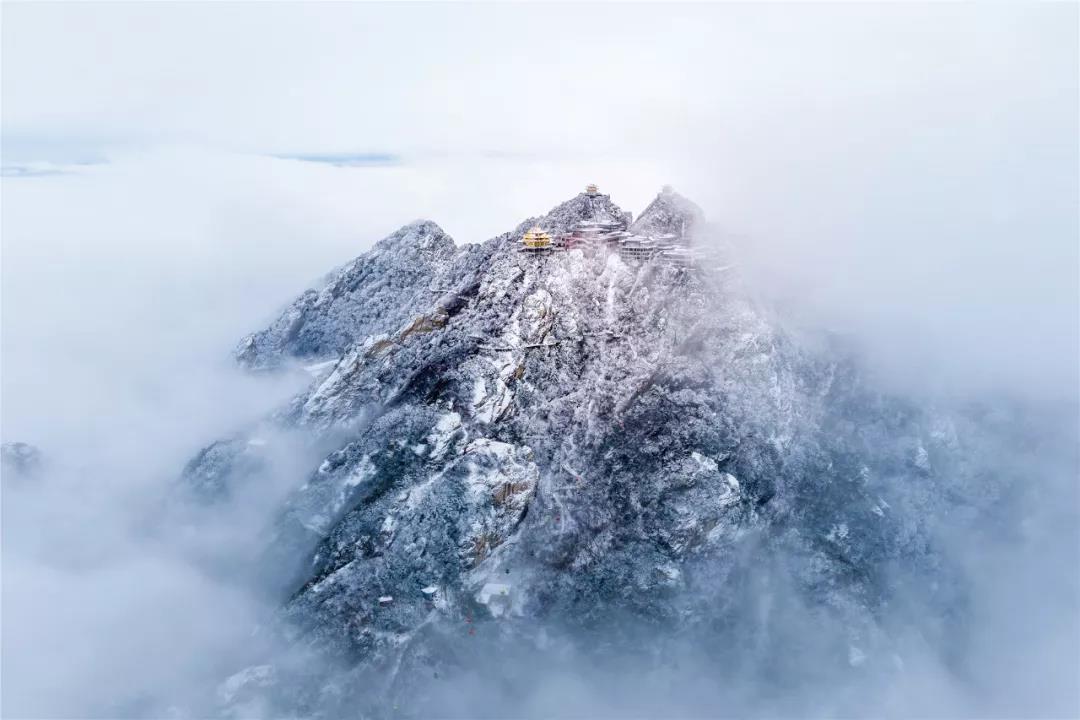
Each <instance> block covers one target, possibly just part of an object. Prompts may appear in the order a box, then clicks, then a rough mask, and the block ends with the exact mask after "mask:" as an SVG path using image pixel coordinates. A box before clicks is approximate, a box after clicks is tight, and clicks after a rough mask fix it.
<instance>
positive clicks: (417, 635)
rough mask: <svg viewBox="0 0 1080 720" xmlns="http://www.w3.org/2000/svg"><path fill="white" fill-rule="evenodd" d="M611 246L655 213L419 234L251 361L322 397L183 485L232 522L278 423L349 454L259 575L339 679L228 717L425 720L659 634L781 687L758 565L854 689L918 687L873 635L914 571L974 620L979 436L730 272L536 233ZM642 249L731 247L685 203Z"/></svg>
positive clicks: (397, 242)
mask: <svg viewBox="0 0 1080 720" xmlns="http://www.w3.org/2000/svg"><path fill="white" fill-rule="evenodd" d="M612 220H619V221H622V222H625V223H629V221H630V217H629V214H628V213H625V212H624V211H623V210H622V209H621V208H619V207H618V206H616V205H615V204H614V203H612V202H611V200H610V198H609V197H608V196H604V195H590V194H581V195H578V196H576V197H574V198H572V199H570V200H569V201H567V202H565V203H563V204H561V205H559V206H558V207H556V208H554V209H553V210H551V211H550V212H549V213H547V214H546V215H543V216H540V217H538V218H530V219H528V220H525V221H524V222H522V223H521V224H520V225H519V226H518V227H517V228H515V229H514V230H512V231H509V232H507V233H505V234H503V235H500V236H497V237H495V238H492V239H491V240H488V241H487V242H485V243H482V244H479V245H466V246H462V247H456V246H455V245H454V243H453V241H452V240H451V239H450V238H449V237H448V236H447V235H446V234H445V233H444V232H443V231H442V230H441V229H440V228H439V227H438V226H437V225H435V224H434V223H432V222H429V221H420V222H416V223H412V224H410V225H407V226H405V227H403V228H402V229H401V230H399V231H398V232H396V233H394V234H392V235H391V236H389V237H387V238H386V239H384V240H382V241H380V242H379V243H377V244H376V245H375V246H374V247H373V248H372V250H371V251H369V252H368V253H365V254H364V255H362V256H361V257H359V258H357V259H356V260H354V261H353V262H351V263H349V264H347V265H345V266H344V267H343V268H341V269H340V270H338V271H337V272H336V273H333V274H332V275H331V276H329V277H328V278H327V279H326V282H325V284H324V285H323V287H322V288H320V289H317V290H309V291H307V292H305V293H304V294H303V295H301V296H300V297H299V298H297V299H296V300H295V301H294V302H293V303H292V304H291V305H290V306H289V307H288V308H286V310H285V311H284V312H283V313H282V315H281V316H280V317H279V318H278V319H277V320H275V321H274V322H273V323H272V324H271V325H270V326H269V327H268V328H267V329H265V330H263V331H261V332H258V333H255V334H253V335H250V336H248V337H247V338H245V339H244V340H243V341H242V342H241V344H240V346H239V348H238V350H237V358H238V360H239V362H240V363H241V364H242V365H244V366H245V367H247V368H250V369H270V368H275V367H280V366H282V365H285V364H288V363H291V362H301V363H305V364H307V365H308V366H309V368H311V369H312V372H313V374H315V376H316V379H315V381H314V382H313V383H312V385H311V387H310V388H309V389H308V390H307V391H305V392H303V393H301V394H300V395H298V396H297V397H296V398H295V399H294V400H293V401H292V402H291V403H290V404H289V405H288V406H287V407H286V408H283V409H282V410H281V411H280V412H279V413H277V414H276V415H275V416H274V417H273V418H271V419H269V420H268V421H267V423H266V424H264V426H261V427H259V428H253V429H250V430H249V431H247V432H241V433H239V434H238V435H237V436H236V437H234V438H230V439H227V440H224V441H220V442H219V443H215V444H214V445H211V446H210V447H208V448H206V449H205V450H204V451H203V452H202V453H200V454H199V455H198V456H197V457H196V458H195V459H193V461H192V462H191V463H190V464H189V465H188V467H187V469H186V470H185V473H184V481H185V483H186V484H187V485H188V487H190V488H193V491H194V492H195V493H196V494H197V495H199V496H200V497H202V498H203V500H204V501H206V502H216V501H219V500H220V498H221V497H226V496H227V495H228V492H229V487H230V485H231V484H235V483H257V482H258V481H259V477H260V475H261V474H263V473H265V472H266V463H267V462H268V459H267V457H268V456H267V454H266V453H265V451H264V450H262V446H261V445H259V443H258V442H254V441H257V440H259V438H260V437H261V436H262V435H265V430H266V427H268V426H274V427H280V428H290V429H293V430H296V429H299V430H301V431H303V432H305V433H309V434H310V435H311V437H313V438H318V442H321V443H324V444H328V446H329V447H331V448H332V449H331V450H330V451H329V452H328V453H327V454H325V456H324V457H323V459H322V460H321V462H320V463H319V464H318V465H317V466H315V467H312V468H311V469H310V473H309V474H308V475H307V477H306V479H304V480H302V481H300V480H299V479H298V482H297V483H296V489H295V490H294V491H293V492H292V493H291V495H290V497H289V499H288V500H287V502H286V505H285V507H284V508H283V509H282V512H281V514H280V517H279V519H278V522H277V523H276V524H275V527H274V530H273V533H272V538H271V539H270V540H269V541H268V547H267V552H266V559H265V562H264V563H263V565H264V566H265V567H264V568H263V570H262V572H263V573H264V575H265V574H268V575H269V576H271V582H270V584H271V585H272V586H273V587H276V588H278V591H280V592H282V593H283V598H284V601H283V609H282V613H281V618H280V620H281V626H282V628H283V630H282V632H284V634H285V635H286V636H287V637H288V638H289V642H291V643H297V644H301V645H303V646H305V647H311V648H316V649H317V650H318V652H320V653H321V654H323V655H325V656H326V657H330V658H334V661H335V666H336V667H339V668H340V669H341V670H340V674H339V675H336V676H335V679H334V680H333V681H331V680H328V679H327V678H325V677H321V678H318V677H310V676H307V675H305V674H304V673H303V672H300V673H292V674H289V673H288V672H285V671H284V670H282V669H280V668H277V669H273V668H272V669H271V670H258V672H254V671H252V670H251V669H249V670H248V671H245V672H247V673H248V675H251V676H252V677H257V682H254V681H252V682H248V675H242V674H241V675H238V676H236V677H235V678H233V679H232V680H230V682H231V683H232V685H230V686H229V687H230V688H231V690H230V693H229V699H228V700H227V701H226V702H225V705H226V706H227V707H233V708H236V707H245V706H244V705H243V702H241V701H240V700H237V698H242V697H247V698H248V700H245V701H244V702H248V701H252V702H254V700H253V699H252V698H257V699H259V701H260V702H266V703H270V704H271V705H272V706H273V707H275V708H279V707H286V708H288V709H289V711H291V712H303V713H307V712H314V711H316V710H318V711H319V712H326V713H328V714H330V715H333V714H334V713H335V712H337V710H339V709H340V708H341V707H357V706H359V707H362V708H364V709H365V712H370V713H373V714H375V715H380V714H386V713H385V709H386V708H387V707H389V706H390V705H391V704H392V705H393V706H395V707H398V706H401V707H403V708H406V709H407V710H408V711H409V712H416V713H420V714H424V713H425V712H431V711H432V710H433V708H437V707H439V705H438V703H440V702H443V698H444V696H445V693H446V692H449V688H448V686H447V685H446V683H447V682H449V679H450V678H460V677H461V676H462V673H467V672H475V671H476V669H477V668H478V667H481V666H482V667H485V668H488V667H489V664H490V663H488V662H487V660H486V658H488V659H489V658H490V657H491V654H492V653H494V654H496V655H498V654H499V653H506V652H511V650H508V649H512V652H514V653H526V654H529V653H539V654H541V655H543V654H545V653H548V654H550V653H551V652H556V650H552V648H556V649H557V648H563V649H564V650H566V649H567V648H571V647H572V648H574V651H575V652H585V653H586V654H589V653H597V652H599V653H601V654H602V653H604V652H623V651H627V652H628V651H630V649H632V648H634V647H635V643H636V641H635V640H634V638H635V637H637V636H638V635H639V633H640V631H641V628H649V629H650V630H651V632H653V633H654V634H655V637H658V638H661V639H662V641H661V645H662V644H663V643H667V642H675V641H676V640H678V641H680V642H683V641H686V642H689V641H696V642H699V643H704V644H706V645H709V644H711V643H717V644H718V645H717V647H718V648H720V647H722V648H725V650H719V649H718V650H716V653H717V657H723V658H725V659H733V658H738V659H739V661H740V662H751V661H752V662H760V663H766V664H767V663H775V662H779V663H780V664H781V665H783V660H782V658H783V656H784V653H783V650H782V648H781V647H779V646H778V645H777V643H781V644H782V642H783V637H784V634H783V628H781V627H779V625H778V621H777V620H776V619H775V618H774V617H772V616H770V615H769V614H768V613H766V614H765V615H762V614H761V613H760V611H758V610H754V609H752V608H748V607H746V606H744V605H743V604H742V601H743V600H744V599H745V598H746V597H747V596H748V594H749V593H750V592H751V589H752V588H753V587H754V584H755V583H758V582H761V580H760V576H759V575H757V574H755V568H758V567H759V566H767V565H770V564H772V563H780V562H781V561H783V562H784V563H787V565H786V566H785V570H784V574H783V576H784V578H786V580H787V581H789V582H790V583H791V586H792V590H791V592H792V593H794V594H795V595H796V596H797V597H798V598H799V605H800V607H804V608H813V610H812V613H813V614H816V615H818V616H820V617H821V618H823V619H827V620H828V622H831V623H834V624H835V625H836V626H837V627H839V628H842V630H841V632H840V633H839V640H836V639H835V638H834V641H835V642H837V643H838V645H837V647H836V648H835V649H834V650H831V651H830V653H831V654H830V655H829V657H832V658H834V659H835V660H836V662H837V663H838V664H839V665H841V666H844V667H861V666H864V665H876V666H886V665H889V664H890V663H894V662H895V660H894V657H895V656H896V655H897V649H896V647H895V646H894V644H893V642H892V640H891V639H890V637H889V635H888V633H887V632H886V631H885V630H884V629H883V628H882V627H880V626H879V625H878V623H877V621H876V618H877V617H878V614H879V611H880V609H881V608H882V607H883V603H884V604H887V603H888V602H889V601H890V598H891V597H892V596H893V594H894V591H895V590H896V583H897V582H898V580H897V577H898V574H897V573H895V572H893V571H892V569H894V568H896V567H902V568H904V569H905V571H908V572H915V571H918V572H923V573H927V574H929V575H930V576H932V577H933V578H935V582H938V583H939V584H938V587H940V592H939V593H938V594H937V595H936V596H935V597H933V598H931V599H930V600H929V601H928V602H934V603H943V604H947V603H951V602H954V601H955V599H956V595H957V593H958V592H959V590H957V589H956V588H955V583H954V582H953V581H952V580H951V578H950V574H949V572H948V567H947V563H946V561H945V560H944V559H943V558H942V557H941V556H940V555H939V554H938V553H936V552H935V549H934V542H933V532H932V523H933V521H934V518H935V512H936V510H935V504H936V503H937V502H938V498H940V497H942V496H943V495H948V494H950V493H954V494H955V493H960V494H963V491H964V486H965V484H966V483H970V482H972V481H973V480H972V478H973V477H974V476H975V474H977V470H975V469H973V468H971V467H969V466H967V465H966V462H967V461H966V460H965V459H964V457H966V456H961V453H960V446H961V442H962V441H961V439H960V438H961V436H962V435H963V430H964V428H963V427H958V426H957V425H956V422H955V420H954V419H953V418H950V417H947V416H943V415H940V414H937V413H935V412H933V411H932V410H927V409H923V408H919V407H916V406H913V405H911V404H909V403H905V402H901V401H899V400H896V399H894V398H889V397H887V396H884V395H882V394H880V393H877V392H875V391H873V390H872V389H870V388H868V387H867V386H866V385H865V384H864V382H863V381H862V380H861V379H860V377H859V375H858V373H857V372H856V370H855V368H854V366H853V365H852V364H851V363H850V362H849V361H848V360H846V359H844V358H843V357H842V356H839V355H830V354H828V353H820V352H816V351H815V352H810V351H808V350H807V349H805V348H803V347H801V346H800V345H799V344H798V343H797V342H795V340H794V339H793V338H792V337H790V336H789V335H788V334H787V333H785V332H784V330H783V329H782V328H781V327H780V326H778V325H776V324H775V323H774V322H773V321H772V320H771V319H770V318H769V317H768V316H767V315H766V314H765V313H764V312H763V311H762V310H761V309H759V308H758V307H757V306H756V305H755V304H754V303H753V302H752V301H751V300H750V299H749V298H748V296H747V294H746V293H745V292H744V291H743V290H742V288H741V287H740V285H739V281H738V279H737V277H732V276H731V275H730V274H724V275H722V276H715V275H712V274H711V273H710V272H708V271H707V270H706V269H705V268H703V267H701V266H690V267H673V266H668V265H663V264H660V263H653V262H644V263H627V262H624V261H623V260H621V259H620V258H619V257H618V256H617V254H614V253H609V252H604V251H585V250H581V249H577V250H572V251H569V252H564V253H558V254H552V255H545V256H539V257H538V256H530V255H527V254H524V253H521V252H519V251H518V245H519V244H520V239H521V236H522V234H523V233H524V232H525V230H526V229H527V228H529V227H532V226H533V225H538V226H540V227H541V228H542V229H544V230H546V231H548V232H552V233H559V232H566V231H569V230H570V229H571V228H572V227H573V226H574V225H575V224H577V223H579V222H582V221H612ZM632 227H634V228H636V229H637V231H640V232H650V233H657V234H663V233H675V234H678V235H679V236H680V237H681V238H685V241H686V242H690V243H694V242H697V243H707V242H708V241H709V238H708V236H707V226H706V225H705V224H704V221H703V214H702V213H701V211H700V209H698V208H697V207H696V206H694V205H693V204H692V203H691V202H690V201H688V200H686V199H685V198H681V197H680V196H678V195H676V194H675V193H674V192H673V191H671V190H670V189H665V190H664V192H662V193H661V194H660V196H658V198H657V200H656V201H654V202H653V203H652V204H651V205H650V206H649V207H648V208H647V209H646V211H645V212H643V213H642V215H641V217H639V218H638V219H637V220H636V222H634V223H633V226H632ZM981 496H984V497H989V498H991V501H992V497H993V492H991V493H990V494H989V495H987V494H986V493H985V492H983V493H982V495H981ZM791 558H798V562H797V563H794V564H792V563H791V562H790V559H791ZM478 638H479V639H478ZM658 647H659V646H658ZM605 648H607V650H605ZM567 651H568V650H567ZM740 652H742V653H743V654H741V655H740ZM556 654H557V652H556ZM268 667H269V666H268ZM268 677H269V678H272V679H268ZM504 680H505V682H506V683H508V684H509V687H512V688H517V690H514V691H513V692H517V691H519V690H520V687H519V686H520V684H521V683H524V682H527V681H526V680H525V679H523V678H521V677H517V676H512V675H507V677H506V678H504ZM233 686H235V687H233ZM355 703H359V705H354V704H355Z"/></svg>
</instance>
